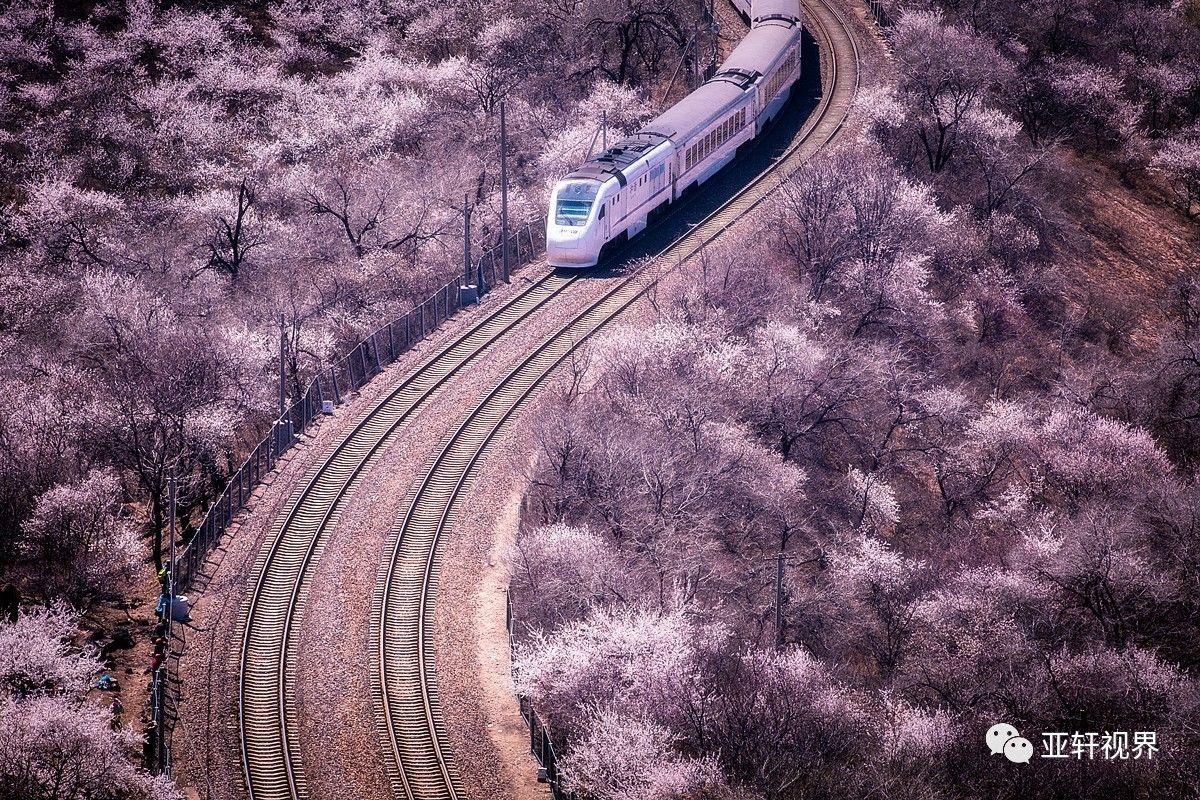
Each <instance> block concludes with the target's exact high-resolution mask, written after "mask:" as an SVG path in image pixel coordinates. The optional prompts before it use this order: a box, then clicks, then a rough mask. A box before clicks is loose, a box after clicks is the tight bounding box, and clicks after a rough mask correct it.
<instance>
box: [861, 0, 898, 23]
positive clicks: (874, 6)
mask: <svg viewBox="0 0 1200 800" xmlns="http://www.w3.org/2000/svg"><path fill="white" fill-rule="evenodd" d="M866 4H867V8H868V9H869V10H870V12H871V16H873V17H875V24H877V25H878V26H879V27H881V28H887V27H889V26H890V25H891V24H892V17H891V15H890V14H888V12H887V9H886V8H885V7H884V2H883V0H866Z"/></svg>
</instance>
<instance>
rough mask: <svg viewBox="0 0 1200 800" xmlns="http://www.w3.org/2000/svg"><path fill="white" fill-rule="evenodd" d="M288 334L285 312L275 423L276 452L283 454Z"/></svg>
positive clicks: (281, 333) (280, 334)
mask: <svg viewBox="0 0 1200 800" xmlns="http://www.w3.org/2000/svg"><path fill="white" fill-rule="evenodd" d="M286 342H287V336H286V334H285V333H284V323H283V314H282V313H280V315H279V422H278V423H276V425H275V452H276V453H277V454H279V455H282V454H283V441H284V436H285V435H286V433H285V431H284V424H285V423H284V421H283V415H284V414H286V413H287V378H286V377H285V376H286V375H287V370H286V368H285V366H284V364H285V361H284V360H285V358H286V354H285V347H286Z"/></svg>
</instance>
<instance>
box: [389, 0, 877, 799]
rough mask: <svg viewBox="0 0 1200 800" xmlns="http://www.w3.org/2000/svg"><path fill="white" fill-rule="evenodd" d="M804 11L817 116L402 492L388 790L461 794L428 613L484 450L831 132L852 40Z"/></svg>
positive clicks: (486, 406) (540, 354)
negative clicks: (561, 370) (815, 60)
mask: <svg viewBox="0 0 1200 800" xmlns="http://www.w3.org/2000/svg"><path fill="white" fill-rule="evenodd" d="M805 8H806V11H807V19H808V24H809V26H810V27H815V28H816V30H814V31H813V32H814V34H815V35H816V36H817V37H818V38H819V39H820V40H821V41H822V42H823V45H824V47H823V52H822V74H823V75H826V74H827V75H828V80H827V82H826V86H825V91H824V92H823V97H822V100H821V103H820V104H819V105H818V107H817V110H816V112H815V113H814V114H813V115H812V116H811V117H810V119H809V122H808V123H807V124H806V125H805V126H804V127H803V128H802V129H801V131H800V132H799V134H798V135H797V137H796V138H795V139H794V140H793V144H792V145H791V146H790V147H789V148H788V150H787V151H786V152H785V154H784V155H783V156H782V157H781V158H780V159H779V160H778V161H777V162H776V163H775V164H774V165H772V167H770V168H769V169H768V170H766V171H764V172H763V173H761V174H760V175H759V176H758V177H757V178H755V179H754V180H753V181H751V182H750V184H748V185H747V186H746V187H745V188H744V189H743V190H742V191H741V192H739V193H738V194H737V195H735V196H734V197H733V198H732V199H731V200H730V201H729V202H728V203H726V204H725V205H723V206H722V207H721V208H719V209H718V210H717V211H716V212H714V213H713V214H712V215H710V216H709V217H707V218H706V219H705V220H704V221H703V222H701V223H700V224H699V225H698V226H696V227H695V228H693V229H692V230H691V231H689V232H688V233H687V234H685V235H684V236H682V237H681V238H680V239H678V240H677V241H676V242H675V243H674V244H672V245H670V246H669V247H668V248H667V249H666V250H664V251H663V252H662V253H661V254H660V255H659V256H658V258H656V259H655V260H654V261H653V262H652V263H651V265H650V266H649V267H647V268H646V269H643V270H642V271H640V272H637V273H635V274H633V275H631V276H629V277H628V278H626V279H624V280H622V281H620V282H619V283H618V284H617V285H616V286H614V287H613V288H612V289H611V290H609V291H607V292H606V293H604V294H603V295H602V296H601V297H600V298H599V299H598V300H596V301H595V302H593V303H592V304H591V305H589V306H588V307H587V308H586V309H584V310H583V311H581V312H579V313H578V314H577V315H576V316H575V317H574V318H572V319H571V320H570V321H569V322H568V323H566V324H565V325H564V326H563V327H561V328H560V329H559V330H558V331H557V332H555V333H554V334H552V335H551V336H550V337H548V338H547V339H545V340H543V341H542V342H541V343H540V344H539V345H538V346H537V347H536V348H535V349H534V350H533V352H531V353H530V354H529V355H528V356H527V357H526V358H525V359H524V360H523V361H521V362H520V363H519V364H518V365H517V366H516V367H515V368H514V369H512V370H511V371H510V372H509V373H508V374H507V375H506V376H505V377H504V378H503V379H502V380H501V381H500V382H499V383H498V384H497V385H496V386H495V387H494V388H493V389H492V390H491V391H490V392H489V393H488V394H487V396H486V397H484V399H483V400H482V401H481V402H480V403H479V404H478V405H477V406H475V408H474V409H473V410H472V411H471V412H470V414H468V416H467V417H466V419H465V420H464V421H463V422H462V423H461V424H460V425H459V427H458V428H457V429H456V430H455V431H454V432H453V433H451V434H450V435H449V436H448V437H447V438H446V439H444V440H443V442H442V443H441V447H440V450H439V452H438V455H437V456H436V458H434V460H433V461H432V462H431V463H430V465H429V466H428V468H427V469H426V472H425V474H424V475H423V476H422V477H421V479H420V480H419V481H418V483H417V485H416V486H415V487H414V488H413V490H412V491H411V492H410V493H409V496H408V498H406V506H407V511H406V513H405V515H404V517H403V519H401V520H400V521H399V522H398V523H397V524H396V525H395V526H394V527H393V530H392V532H391V535H390V536H389V541H388V545H387V547H386V550H385V557H384V561H383V563H382V565H381V567H380V574H379V581H378V585H377V589H376V594H375V598H374V602H373V609H372V659H373V663H372V672H373V680H374V686H373V688H372V692H373V695H374V698H375V702H376V709H377V725H378V727H379V730H380V735H381V738H382V740H383V742H384V749H385V751H386V752H387V753H389V754H390V755H391V759H390V762H391V763H390V765H389V766H390V772H391V780H392V785H393V793H394V794H395V796H396V797H399V798H403V800H433V799H434V798H447V799H448V800H458V798H460V797H462V790H461V787H460V786H459V780H458V777H457V770H456V768H455V765H454V762H453V758H452V755H451V753H450V751H449V747H448V746H447V744H446V732H445V730H444V729H443V727H442V723H441V709H440V706H439V703H438V697H437V676H436V671H435V670H434V665H433V658H432V621H433V610H434V602H435V599H436V594H437V583H438V573H439V567H440V558H441V548H440V547H439V543H440V540H441V538H442V536H443V535H444V534H445V533H446V531H447V530H448V529H449V527H450V525H451V524H452V523H453V520H454V515H455V512H456V510H457V507H458V504H459V502H460V500H461V499H462V497H463V495H464V491H465V489H466V488H467V486H468V484H469V482H470V480H471V478H472V476H473V474H474V472H475V469H476V467H477V466H478V464H479V463H480V461H481V460H482V459H483V458H484V456H485V455H486V453H487V450H488V448H489V446H490V445H491V444H492V442H493V441H495V439H496V436H497V434H498V433H499V432H500V431H501V430H502V429H503V427H504V425H505V424H506V423H507V422H508V421H509V420H510V419H511V418H512V417H513V415H514V414H516V413H517V412H518V411H519V410H520V408H521V407H522V406H523V405H524V404H525V403H526V402H527V401H528V400H529V398H530V397H531V396H532V395H533V394H534V392H535V391H536V390H537V388H538V387H539V386H541V385H542V384H543V383H544V382H545V381H546V379H547V378H548V377H549V376H550V375H551V374H552V373H553V371H554V370H555V368H557V367H558V366H559V365H560V364H561V363H562V362H563V361H564V360H565V359H566V358H567V357H568V356H569V355H570V354H571V352H572V351H573V350H574V349H575V348H577V347H578V346H579V345H580V344H582V343H583V342H584V341H586V340H587V339H588V338H589V337H591V336H593V335H594V334H595V333H596V332H597V331H598V330H600V329H601V328H602V327H603V326H605V325H606V324H608V323H609V322H611V321H612V320H613V319H615V318H616V317H617V316H618V315H620V314H621V313H622V312H623V311H625V310H626V309H627V308H629V306H631V305H632V304H633V303H635V302H636V301H637V300H638V299H639V298H640V297H641V296H642V295H643V294H644V293H645V292H646V291H647V290H648V289H649V288H650V287H651V286H653V285H654V283H655V282H656V281H658V280H659V279H660V278H661V277H663V276H664V275H665V274H667V273H669V272H670V271H672V270H674V269H675V268H676V267H678V266H679V265H680V264H682V263H683V262H684V261H686V260H687V259H688V258H690V257H691V256H693V255H695V254H696V253H697V252H698V251H699V250H700V249H701V248H703V247H704V246H705V245H707V244H708V243H710V242H712V241H713V240H714V239H715V238H717V237H718V236H720V235H721V233H723V232H724V231H725V230H726V229H728V228H729V227H730V226H731V225H732V224H733V223H734V222H735V221H736V220H738V219H739V218H741V217H742V216H744V215H745V214H746V213H748V212H749V211H750V210H751V209H753V208H754V207H756V206H757V205H758V204H759V203H761V202H762V201H763V199H765V198H766V197H767V196H768V195H769V194H770V193H771V192H772V191H774V190H775V189H776V188H777V187H778V186H779V185H780V183H782V182H783V181H784V180H786V178H787V177H788V176H789V175H790V174H791V173H792V172H793V171H794V170H795V169H796V168H797V167H798V166H800V164H802V163H803V162H804V161H806V160H807V159H808V158H810V157H811V156H812V155H813V154H814V153H815V152H816V151H817V150H819V149H820V148H821V147H823V146H824V145H825V144H827V143H828V142H829V141H830V140H831V139H832V138H833V137H834V136H835V135H836V134H837V132H838V131H839V130H840V129H841V127H842V124H843V122H844V120H845V118H846V114H847V113H848V111H849V107H850V104H851V102H852V100H853V98H854V95H855V93H856V92H857V88H858V80H859V75H858V50H857V46H856V44H855V42H854V38H853V36H852V35H851V34H850V31H849V26H848V25H847V23H846V21H845V19H844V18H843V17H842V15H841V13H840V12H838V11H837V10H836V9H834V8H833V7H831V6H829V5H827V4H826V3H825V2H824V0H813V2H811V3H806V4H805Z"/></svg>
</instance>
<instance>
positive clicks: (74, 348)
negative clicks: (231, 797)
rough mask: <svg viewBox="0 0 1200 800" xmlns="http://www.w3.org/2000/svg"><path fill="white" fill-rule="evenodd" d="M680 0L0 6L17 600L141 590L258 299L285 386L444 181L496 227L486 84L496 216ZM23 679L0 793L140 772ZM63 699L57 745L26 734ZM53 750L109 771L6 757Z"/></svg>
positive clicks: (227, 430)
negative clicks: (503, 197)
mask: <svg viewBox="0 0 1200 800" xmlns="http://www.w3.org/2000/svg"><path fill="white" fill-rule="evenodd" d="M702 8H703V4H702V3H700V2H698V1H697V2H691V0H689V2H684V3H676V2H665V0H572V1H571V2H565V3H563V2H550V3H542V2H535V3H527V2H517V0H502V1H501V2H492V3H477V2H468V1H467V0H453V1H452V2H436V3H434V2H427V1H425V0H418V2H408V1H407V0H406V2H403V3H401V2H395V1H394V0H370V1H369V2H368V1H367V0H304V2H299V0H272V1H271V2H265V1H263V2H259V1H258V0H252V1H251V2H220V0H218V2H182V3H180V2H156V0H85V2H79V3H37V2H32V1H31V0H13V2H9V3H6V4H5V5H4V9H3V12H2V13H0V175H2V178H0V264H2V266H0V386H3V387H4V402H3V403H2V404H0V585H3V586H5V587H6V589H5V591H6V595H5V596H6V597H9V596H11V589H10V588H9V587H8V585H9V584H11V585H12V586H13V587H15V588H16V590H18V591H19V592H20V594H21V595H23V597H24V599H25V604H24V605H23V606H22V609H21V614H25V615H33V616H32V617H29V616H21V617H19V620H20V621H18V623H17V625H18V626H21V625H25V624H26V621H25V620H27V619H42V617H39V616H37V615H39V614H42V613H43V612H40V611H38V610H37V608H38V607H39V606H40V605H44V604H46V603H50V604H53V603H56V602H59V601H65V602H69V603H70V604H72V605H73V606H74V607H76V608H78V609H81V610H89V609H90V610H94V609H96V608H97V607H98V605H99V604H102V603H105V602H110V601H111V602H113V603H120V601H121V600H122V598H124V597H126V596H129V595H138V596H140V594H141V593H142V592H143V590H144V587H145V586H146V585H149V579H150V577H151V576H152V575H153V572H154V569H156V568H157V566H158V565H159V564H161V561H162V557H163V552H164V551H165V550H166V548H167V545H168V544H169V543H168V542H166V541H165V536H166V531H167V530H169V528H170V523H171V520H170V519H169V516H170V509H169V504H168V492H169V485H170V483H171V481H172V479H175V480H177V481H178V487H179V490H178V509H179V512H178V513H179V520H178V522H179V530H180V531H182V532H183V535H184V536H187V535H188V533H190V530H191V527H192V526H194V525H195V524H196V522H197V521H198V518H199V515H200V512H201V511H202V510H203V508H204V507H205V504H206V503H207V502H208V501H209V500H210V499H211V498H212V497H213V496H214V495H215V494H216V492H217V490H218V489H219V487H220V485H221V484H222V482H223V476H224V475H227V474H229V472H230V471H231V469H232V468H233V467H235V466H236V465H237V464H238V463H239V462H240V461H241V459H242V458H243V457H244V456H245V455H246V453H247V452H248V450H249V449H250V447H252V446H253V444H254V443H256V442H257V441H258V440H259V439H260V438H261V437H262V436H263V434H264V432H265V430H266V429H267V426H268V425H269V422H270V420H271V419H272V417H273V416H274V415H275V413H276V402H277V401H276V399H275V398H276V397H277V389H276V384H275V380H276V379H275V375H276V374H277V365H276V362H275V359H276V358H277V354H278V352H279V344H278V337H279V329H278V325H277V320H278V318H279V316H280V315H283V317H284V318H285V320H286V327H285V331H284V336H285V350H286V353H285V369H286V373H287V374H286V379H287V383H288V388H289V391H290V392H292V393H296V392H297V391H298V390H300V389H302V388H304V386H305V384H306V383H307V381H308V380H309V378H310V377H311V375H312V374H313V373H314V371H315V370H316V369H318V368H319V367H320V366H321V365H322V364H326V363H328V362H329V361H330V360H331V359H332V357H333V356H335V355H336V354H338V353H340V352H343V351H345V350H346V349H347V348H348V346H350V345H352V344H354V343H357V342H358V341H359V340H360V339H361V338H362V337H363V336H364V335H365V334H366V333H368V332H370V331H371V330H374V329H375V328H377V327H378V326H379V325H380V324H382V323H384V322H387V321H389V320H391V319H393V318H395V317H396V316H398V315H399V314H400V313H403V312H404V311H406V310H407V309H408V308H410V307H412V306H413V305H414V303H415V302H419V301H420V300H423V299H424V298H425V297H426V296H427V295H428V294H429V293H430V292H431V291H432V290H433V289H434V288H438V287H440V286H441V285H443V284H444V283H445V282H446V281H447V280H449V279H450V278H451V277H452V276H454V275H456V274H458V273H459V271H460V270H461V263H460V260H461V254H462V243H461V233H460V232H461V230H462V227H463V225H462V223H463V220H462V210H461V209H462V201H463V197H464V195H466V196H467V197H468V198H469V200H470V203H471V205H472V206H473V212H472V214H473V218H472V229H473V231H474V233H475V238H474V246H475V248H476V252H478V251H479V250H480V249H481V248H483V247H487V246H490V245H491V244H493V243H494V242H495V240H496V238H497V230H498V212H499V205H500V203H499V113H498V112H499V104H500V102H501V101H505V102H506V103H507V117H508V121H509V128H510V130H509V146H510V150H511V152H510V166H511V169H510V175H511V182H512V196H511V198H510V202H509V208H510V213H511V214H512V216H513V217H514V219H516V220H518V221H524V220H526V219H529V218H532V217H534V216H536V215H538V214H539V213H540V212H539V209H540V207H541V205H542V203H544V196H545V194H546V190H547V186H548V183H549V182H550V181H552V180H553V179H555V178H557V177H558V176H559V175H560V174H561V173H562V172H563V171H564V170H565V169H567V168H569V167H572V166H574V165H575V164H576V163H578V162H579V161H580V160H581V159H582V158H583V157H584V155H585V154H586V152H587V149H588V147H589V144H590V143H591V142H592V141H593V139H594V138H595V134H596V131H597V129H598V127H599V125H600V121H601V119H602V117H604V116H605V115H606V116H607V120H608V123H609V125H610V126H611V127H612V129H613V130H614V132H616V131H620V130H622V129H628V128H630V127H631V126H633V125H635V124H637V123H638V122H639V121H641V120H642V119H644V118H645V117H646V115H647V114H649V113H651V112H652V103H651V102H649V100H650V98H652V97H658V96H661V94H662V89H663V87H664V86H665V85H666V83H667V81H668V78H669V77H670V75H671V73H672V72H673V71H674V69H675V67H676V65H677V64H678V63H679V62H680V59H681V58H683V55H682V54H683V51H684V50H685V45H686V44H687V43H688V42H689V41H690V40H691V38H692V35H693V32H694V31H695V30H696V29H697V28H698V27H699V26H700V25H701V14H702ZM691 52H693V53H694V50H693V51H691ZM688 57H689V58H691V57H692V56H688ZM685 72H686V71H685ZM143 600H144V598H143ZM143 612H144V609H143ZM64 613H65V612H64ZM68 619H74V617H68V616H61V615H60V616H54V617H53V620H51V622H50V623H47V624H48V625H49V626H50V627H49V628H48V629H47V630H48V631H49V633H46V636H49V638H48V639H46V641H48V642H60V640H62V639H63V637H65V636H66V633H65V631H66V627H67V622H66V621H65V620H68ZM89 622H90V623H92V624H94V625H101V623H100V622H98V621H96V620H89ZM51 623H52V624H51ZM28 624H31V625H32V624H34V623H33V622H30V623H28ZM39 624H40V623H39ZM6 630H9V629H6ZM13 630H15V629H13ZM22 630H24V629H23V628H22ZM2 635H9V636H11V635H12V633H11V630H10V632H9V633H7V634H2ZM39 635H41V634H39ZM39 646H40V645H39ZM53 646H54V647H58V646H59V645H57V644H55V645H53ZM46 647H51V645H46ZM65 657H66V656H64V658H65ZM0 658H2V656H0ZM81 658H82V657H81ZM76 663H77V664H81V665H84V666H86V668H87V669H85V670H84V671H88V670H94V669H96V668H97V664H96V663H95V662H92V661H89V660H87V659H84V660H82V661H77V662H76ZM80 669H84V667H83V666H81V667H80ZM3 679H5V678H4V675H3V674H0V680H3ZM37 680H38V682H39V685H41V684H42V683H45V687H44V689H38V690H37V692H35V693H34V694H28V693H26V692H25V690H21V692H19V693H16V694H14V695H13V699H12V700H11V701H10V700H8V699H3V698H0V703H4V704H5V705H4V706H3V709H2V710H0V717H2V718H3V719H2V723H0V729H2V730H3V734H0V735H3V736H4V737H8V738H6V739H4V741H3V742H0V752H3V753H4V756H3V758H0V761H3V762H4V763H3V766H0V794H3V795H4V796H6V797H8V796H19V797H29V798H42V797H45V798H47V799H49V798H52V797H53V798H64V800H65V798H74V797H88V798H99V797H104V798H114V799H115V798H122V797H141V796H146V795H147V792H150V791H151V790H150V789H149V788H146V787H147V786H148V784H145V780H144V776H139V774H138V773H135V772H132V771H131V770H132V767H129V766H128V764H126V763H125V762H124V761H121V759H124V758H125V755H127V754H131V753H132V750H131V742H132V739H131V738H129V736H126V734H125V733H117V734H112V735H111V736H109V737H108V738H105V737H104V736H101V735H100V733H98V731H99V730H100V728H97V727H96V726H97V725H98V724H99V716H97V714H98V712H97V711H96V709H94V708H92V706H91V705H90V704H89V702H88V701H84V700H79V696H80V692H81V689H82V687H83V685H84V683H86V682H66V681H63V680H58V679H57V678H55V679H54V680H51V679H50V678H46V679H45V680H44V681H43V679H42V678H38V679H37ZM74 680H75V679H74V678H72V681H74ZM51 684H53V688H51ZM68 684H69V685H68ZM138 691H140V689H138ZM72 720H73V721H72ZM106 725H107V722H105V726H106ZM61 726H68V727H69V726H74V727H70V728H69V730H70V736H68V737H66V739H64V740H63V741H61V742H60V743H59V744H60V745H61V746H62V747H63V748H73V749H71V750H69V751H67V750H63V751H61V752H58V751H55V752H51V751H50V750H48V749H47V746H46V745H45V740H46V738H47V737H51V738H53V734H52V731H53V730H56V729H57V728H58V727H61ZM105 726H101V728H104V727H105ZM130 736H132V735H130ZM114 737H115V738H114ZM12 753H17V754H18V757H17V759H16V760H15V761H12V762H10V761H9V756H10V754H12ZM118 757H119V758H118ZM114 759H115V760H114ZM83 761H86V762H88V763H87V764H82V763H78V764H76V763H75V762H83ZM118 762H119V763H118ZM10 764H11V767H12V769H13V770H15V771H16V772H12V773H10V772H5V770H7V769H8V768H9V766H10ZM54 764H58V765H61V766H62V767H63V768H64V769H66V768H68V767H69V768H71V769H84V768H86V769H88V770H93V769H94V770H97V771H99V772H100V773H103V774H104V775H108V776H109V777H108V778H104V780H102V781H101V782H100V783H97V784H94V785H93V783H89V781H92V777H93V776H91V775H90V773H89V775H82V776H79V781H80V782H79V783H78V784H77V788H73V789H70V790H69V791H68V790H67V789H62V790H61V791H58V790H55V789H45V788H43V787H42V785H41V784H40V783H38V782H37V781H40V780H41V779H40V778H36V779H35V777H33V776H34V773H37V772H38V770H46V769H52V768H55V767H53V765H54ZM18 773H19V774H18ZM38 774H40V773H38ZM97 780H99V778H97ZM30 781H33V782H32V783H31V782H30ZM105 781H107V783H106V782H105ZM35 784H36V785H35ZM73 785H75V784H73ZM12 787H16V788H13V789H12V791H13V792H16V794H15V795H14V794H11V793H8V792H6V789H9V788H12ZM155 791H157V790H155ZM56 792H57V793H56Z"/></svg>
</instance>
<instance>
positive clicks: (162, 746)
mask: <svg viewBox="0 0 1200 800" xmlns="http://www.w3.org/2000/svg"><path fill="white" fill-rule="evenodd" d="M175 495H176V483H175V476H174V475H172V476H171V478H170V479H169V481H168V482H167V497H168V500H167V505H168V507H169V508H170V516H171V561H170V563H169V564H168V565H167V585H166V587H165V588H166V591H167V624H166V629H165V633H166V636H165V637H164V638H166V640H167V642H166V644H165V645H163V660H162V666H161V667H160V669H161V670H162V677H161V678H160V679H159V683H158V709H157V711H158V714H157V719H155V720H154V735H155V736H156V737H157V738H158V742H157V743H156V747H155V748H154V752H155V757H156V758H157V760H158V763H157V764H156V767H157V772H158V774H159V775H162V774H163V773H164V772H165V771H166V770H167V769H168V768H169V765H168V764H167V763H166V752H167V724H166V723H167V683H168V682H169V681H170V680H171V677H170V675H171V667H170V659H171V628H172V627H174V623H175V517H176V516H177V514H176V499H175ZM151 680H153V677H152V678H151Z"/></svg>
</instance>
